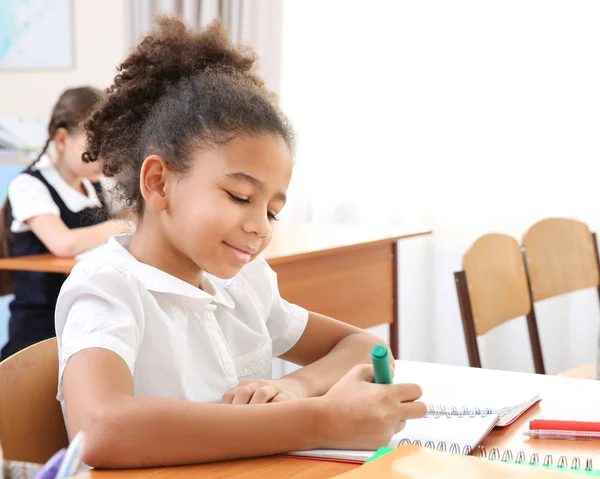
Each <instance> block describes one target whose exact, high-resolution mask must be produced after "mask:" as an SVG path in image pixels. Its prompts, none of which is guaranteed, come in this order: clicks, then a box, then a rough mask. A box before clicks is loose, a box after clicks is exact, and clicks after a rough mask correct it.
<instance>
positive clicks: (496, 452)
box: [399, 439, 593, 471]
mask: <svg viewBox="0 0 600 479" xmlns="http://www.w3.org/2000/svg"><path fill="white" fill-rule="evenodd" d="M404 444H412V445H413V446H418V447H424V448H426V449H435V450H437V451H440V452H449V453H450V454H457V455H463V456H469V455H471V453H472V452H473V450H472V449H471V448H470V447H469V446H464V447H462V448H461V446H460V444H457V443H455V442H453V443H452V444H450V447H449V448H448V445H447V443H446V442H445V441H439V442H438V443H437V444H436V443H435V442H433V441H427V442H425V444H423V443H422V442H421V441H419V440H414V441H411V440H410V439H402V440H401V441H400V443H399V446H402V445H404ZM473 455H474V456H475V457H482V458H485V459H491V460H496V461H502V462H512V463H515V464H530V465H536V466H539V465H543V466H546V467H548V466H553V465H554V456H553V455H552V454H546V455H545V456H544V462H543V463H542V462H540V457H539V455H538V453H536V452H534V453H532V454H531V455H530V456H529V461H528V460H527V457H526V456H525V453H524V452H523V451H519V452H518V453H517V456H516V459H515V457H514V455H513V452H512V451H511V450H509V449H506V450H505V451H503V452H502V453H500V449H498V448H496V447H494V448H492V449H490V453H489V454H488V453H487V451H486V449H485V447H483V446H479V447H477V449H475V452H474V454H473ZM556 467H558V468H560V469H563V468H564V469H571V470H577V469H580V468H581V459H580V458H579V457H574V458H573V459H572V460H571V465H570V466H569V459H568V458H567V456H559V458H558V461H557V462H556ZM585 470H586V471H592V470H593V467H592V459H591V458H589V457H588V458H587V459H586V461H585Z"/></svg>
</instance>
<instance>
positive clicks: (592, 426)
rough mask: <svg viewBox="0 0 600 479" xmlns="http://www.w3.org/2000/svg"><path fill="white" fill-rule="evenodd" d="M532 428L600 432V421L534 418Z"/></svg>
mask: <svg viewBox="0 0 600 479" xmlns="http://www.w3.org/2000/svg"><path fill="white" fill-rule="evenodd" d="M529 429H530V430H532V431H533V430H538V431H539V430H550V431H578V432H584V431H585V432H600V422H589V421H557V420H552V419H534V420H533V421H529Z"/></svg>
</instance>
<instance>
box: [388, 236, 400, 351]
mask: <svg viewBox="0 0 600 479" xmlns="http://www.w3.org/2000/svg"><path fill="white" fill-rule="evenodd" d="M391 258H392V261H393V263H394V281H393V284H394V300H393V301H394V303H393V305H392V306H393V310H394V312H393V316H392V317H393V321H392V322H391V323H390V349H391V350H392V355H393V356H394V359H400V356H399V354H400V352H399V351H398V342H399V340H400V337H399V334H400V331H399V328H398V326H399V324H400V301H399V296H400V295H399V287H400V272H399V271H398V269H399V264H400V255H399V251H398V242H395V243H393V244H392V253H391Z"/></svg>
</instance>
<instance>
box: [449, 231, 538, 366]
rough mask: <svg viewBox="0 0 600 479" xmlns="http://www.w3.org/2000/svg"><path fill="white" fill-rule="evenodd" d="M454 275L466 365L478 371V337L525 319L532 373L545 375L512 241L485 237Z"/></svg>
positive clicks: (527, 293) (521, 263)
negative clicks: (467, 358)
mask: <svg viewBox="0 0 600 479" xmlns="http://www.w3.org/2000/svg"><path fill="white" fill-rule="evenodd" d="M462 267H463V270H462V271H458V272H456V273H454V279H455V282H456V292H457V295H458V301H459V305H460V312H461V316H462V322H463V329H464V333H465V341H466V343H467V353H468V356H469V365H470V366H471V367H478V368H480V367H481V358H480V356H479V348H478V346H477V336H482V335H484V334H486V333H487V332H488V331H490V330H491V329H493V328H496V327H497V326H500V325H501V324H504V323H506V322H507V321H510V320H512V319H514V318H517V317H519V316H526V318H527V326H528V329H529V339H530V342H531V350H532V353H533V362H534V366H535V372H536V373H539V374H545V368H544V360H543V357H542V347H541V344H540V336H539V332H538V327H537V322H536V318H535V311H534V309H533V307H532V302H531V296H530V291H529V282H528V279H527V274H526V271H525V264H524V260H523V255H522V253H521V247H520V246H519V243H518V242H517V240H515V239H514V238H512V237H510V236H507V235H503V234H495V233H493V234H487V235H484V236H481V237H480V238H479V239H477V240H476V241H475V242H474V243H473V244H472V245H471V247H470V248H469V249H468V250H467V252H466V253H465V255H464V256H463V262H462Z"/></svg>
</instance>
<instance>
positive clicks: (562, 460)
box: [474, 446, 593, 471]
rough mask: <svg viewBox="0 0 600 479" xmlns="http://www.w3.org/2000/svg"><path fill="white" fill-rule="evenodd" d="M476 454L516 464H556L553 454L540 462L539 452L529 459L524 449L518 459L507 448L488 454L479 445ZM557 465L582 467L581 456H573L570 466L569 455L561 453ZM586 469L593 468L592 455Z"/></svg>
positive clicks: (561, 466)
mask: <svg viewBox="0 0 600 479" xmlns="http://www.w3.org/2000/svg"><path fill="white" fill-rule="evenodd" d="M474 456H475V457H483V458H485V459H491V460H496V461H502V462H512V463H516V464H530V465H535V466H539V465H543V466H545V467H548V466H554V456H553V455H552V454H546V455H545V456H544V462H543V463H542V462H540V456H539V455H538V453H537V452H534V453H532V454H531V455H530V456H529V461H528V460H527V457H526V456H525V453H524V452H523V451H519V452H518V453H517V457H516V459H514V456H513V452H512V451H511V450H509V449H507V450H505V451H504V452H502V454H501V453H500V449H498V448H496V447H494V448H492V449H490V453H489V454H488V453H487V451H486V449H485V447H483V446H479V447H478V448H477V449H475V453H474ZM556 467H558V468H561V469H563V468H564V469H571V470H577V469H581V460H580V458H579V457H573V459H572V460H571V466H570V467H569V459H568V458H567V456H564V455H561V456H559V457H558V461H557V462H556ZM585 470H586V471H592V470H593V467H592V459H591V458H590V457H588V458H587V459H586V461H585Z"/></svg>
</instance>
